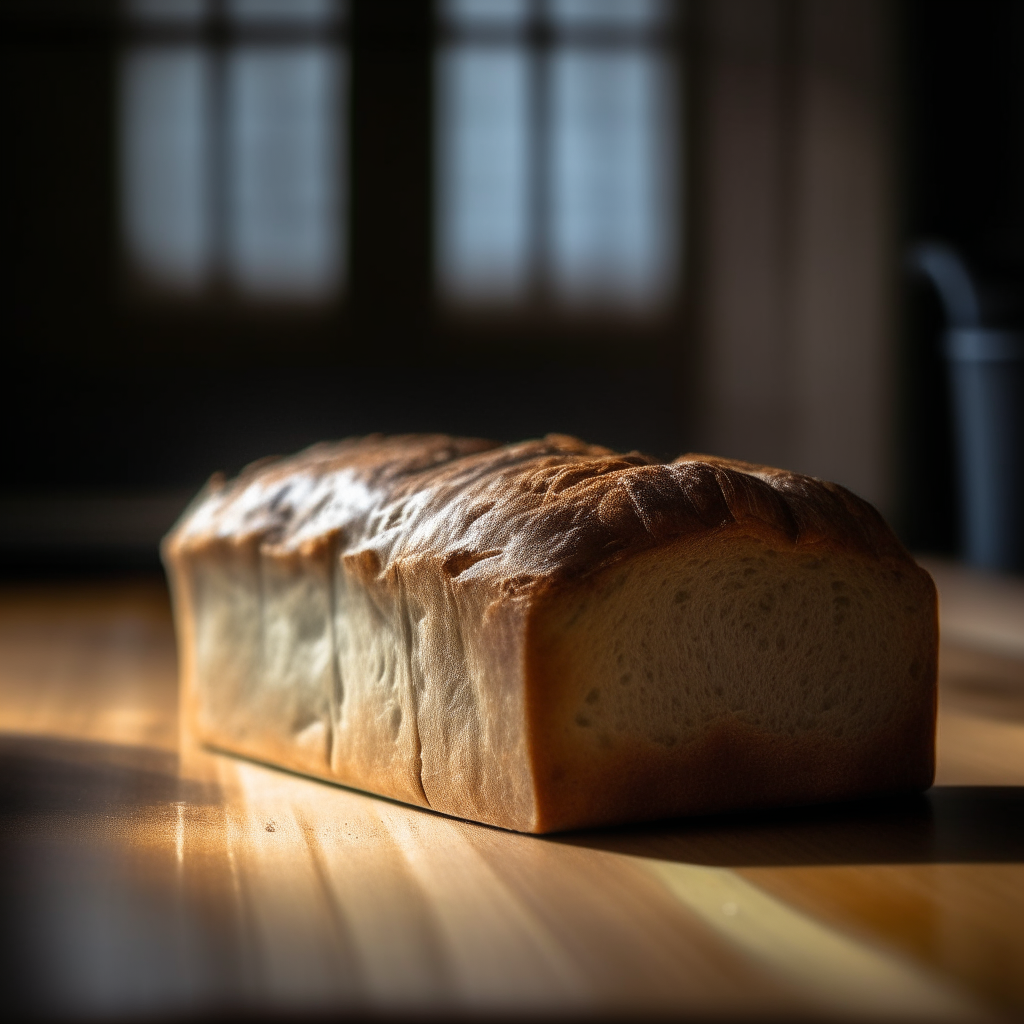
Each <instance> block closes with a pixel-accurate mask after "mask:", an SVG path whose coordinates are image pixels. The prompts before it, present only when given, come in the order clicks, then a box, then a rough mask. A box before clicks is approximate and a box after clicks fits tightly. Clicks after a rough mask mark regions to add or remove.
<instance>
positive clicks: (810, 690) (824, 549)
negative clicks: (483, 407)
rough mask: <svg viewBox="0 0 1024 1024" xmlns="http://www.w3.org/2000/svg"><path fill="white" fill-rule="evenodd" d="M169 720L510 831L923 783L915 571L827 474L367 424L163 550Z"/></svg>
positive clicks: (932, 629)
mask: <svg viewBox="0 0 1024 1024" xmlns="http://www.w3.org/2000/svg"><path fill="white" fill-rule="evenodd" d="M163 552H164V560H165V564H166V566H167V570H168V573H169V576H170V579H171V583H172V590H173V595H174V604H175V618H176V623H177V629H178V637H179V647H180V655H181V671H182V710H183V721H184V723H185V727H186V728H187V729H188V730H190V732H191V733H192V734H194V735H195V736H197V737H198V738H199V739H200V740H202V741H204V742H206V743H208V744H210V745H212V746H214V747H218V748H221V749H223V750H227V751H233V752H237V753H239V754H244V755H246V756H248V757H251V758H256V759H258V760H261V761H267V762H270V763H273V764H277V765H282V766H284V767H286V768H290V769H293V770H295V771H299V772H304V773H307V774H310V775H314V776H318V777H320V778H323V779H329V780H332V781H334V782H339V783H343V784H344V785H347V786H353V787H357V788H359V789H363V790H369V791H370V792H373V793H378V794H382V795H384V796H388V797H392V798H394V799H396V800H403V801H407V802H409V803H412V804H418V805H420V806H422V807H429V808H432V809H434V810H435V811H441V812H443V813H445V814H452V815H458V816H460V817H464V818H472V819H475V820H477V821H483V822H489V823H490V824H493V825H499V826H502V827H504V828H509V829H516V830H520V831H524V832H550V831H556V830H561V829H570V828H578V827H581V826H590V825H604V824H610V823H618V822H629V821H637V820H643V819H651V818H657V817H666V816H672V815H686V814H703V813H708V812H717V811H724V810H727V809H733V808H751V807H768V806H776V805H786V804H797V803H810V802H818V801H827V800H834V799H841V798H849V797H854V796H860V795H866V794H872V793H887V792H888V793H892V792H907V791H913V790H921V789H925V788H927V787H928V786H929V785H930V784H931V781H932V777H933V770H934V734H935V711H936V665H937V645H938V626H937V615H936V595H935V588H934V586H933V584H932V581H931V578H930V577H929V575H928V574H927V573H926V572H925V571H924V570H923V569H921V568H919V567H918V566H917V565H916V564H915V563H914V561H913V560H912V559H911V558H910V556H909V555H908V554H907V553H906V551H905V550H904V549H903V548H902V547H901V545H900V543H899V542H898V541H897V539H896V537H895V536H894V535H893V533H892V532H891V530H890V529H889V528H888V526H886V524H885V522H884V521H883V519H882V518H881V516H879V514H878V513H877V512H876V511H875V510H874V509H873V508H872V507H871V506H870V505H868V504H867V503H866V502H864V501H862V500H861V499H859V498H857V497H855V496H854V495H853V494H851V493H850V492H849V491H846V490H844V489H843V488H842V487H839V486H836V485H834V484H829V483H825V482H823V481H820V480H815V479H812V478H809V477H804V476H797V475H795V474H792V473H787V472H783V471H781V470H776V469H768V468H765V467H763V466H754V465H750V464H747V463H740V462H730V461H726V460H724V459H716V458H709V457H706V456H703V455H686V456H682V457H681V458H679V459H677V460H676V461H674V462H671V463H668V464H665V463H661V462H659V461H657V460H655V459H651V458H648V457H646V456H643V455H639V454H636V453H632V454H629V455H619V454H616V453H615V452H612V451H609V450H608V449H606V448H598V447H594V446H591V445H586V444H583V443H582V442H580V441H577V440H575V439H573V438H570V437H562V436H550V437H547V438H545V439H544V440H542V441H527V442H524V443H522V444H513V445H506V446H499V445H496V444H494V443H491V442H487V441H480V440H467V439H461V438H452V437H443V436H410V437H390V438H387V437H368V438H365V439H361V440H350V441H342V442H340V443H335V444H324V445H318V446H316V447H313V448H310V449H308V450H307V451H304V452H302V453H301V454H299V455H296V456H294V457H292V458H286V459H274V460H267V461H264V462H261V463H258V464H256V465H254V466H251V467H250V468H248V469H247V470H245V471H244V472H243V473H242V474H241V475H240V476H239V477H238V478H237V479H236V480H233V481H229V482H225V481H224V480H223V478H214V479H213V480H212V481H211V482H210V484H209V485H208V486H207V488H206V489H205V490H204V491H203V493H202V494H200V496H199V497H198V498H197V499H196V501H195V502H194V503H193V504H192V506H191V507H190V508H189V509H188V510H187V511H186V513H185V514H184V516H183V517H182V519H181V521H180V523H179V524H178V525H177V526H176V527H175V529H174V530H173V531H172V533H171V534H170V535H169V536H168V537H167V539H166V540H165V542H164V549H163Z"/></svg>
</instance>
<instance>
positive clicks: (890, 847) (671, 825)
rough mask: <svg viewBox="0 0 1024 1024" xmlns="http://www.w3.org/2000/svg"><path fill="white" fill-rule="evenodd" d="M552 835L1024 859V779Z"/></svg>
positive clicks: (670, 846)
mask: <svg viewBox="0 0 1024 1024" xmlns="http://www.w3.org/2000/svg"><path fill="white" fill-rule="evenodd" d="M550 841H553V842H558V843H566V844H570V845H574V846H586V847H590V848H592V849H601V850H609V851H612V852H615V853H625V854H632V855H634V856H640V857H653V858H657V859H660V860H673V861H680V862H685V863H688V864H706V865H713V866H720V867H783V866H798V865H815V864H916V863H924V864H936V863H1021V862H1024V786H936V787H934V788H933V789H931V790H929V792H927V793H925V794H922V795H917V796H908V797H900V798H889V799H884V800H882V799H879V800H864V801H857V802H854V803H847V804H832V805H829V806H825V807H805V808H795V809H791V810H785V811H757V812H750V813H746V814H735V815H723V816H720V817H707V818H697V819H687V820H684V821H681V820H675V821H670V822H659V823H654V824H650V825H637V826H631V827H627V828H621V829H614V830H613V829H607V830H601V831H597V830H594V831H587V832H576V833H573V834H565V835H559V836H552V837H550Z"/></svg>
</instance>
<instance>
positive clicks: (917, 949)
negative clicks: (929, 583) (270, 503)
mask: <svg viewBox="0 0 1024 1024" xmlns="http://www.w3.org/2000/svg"><path fill="white" fill-rule="evenodd" d="M934 569H935V571H936V574H937V576H938V578H939V582H940V587H941V590H942V594H943V601H944V608H946V609H947V610H949V615H948V616H947V620H946V621H944V629H945V633H946V635H948V636H949V637H950V638H952V639H955V640H956V646H953V645H952V644H951V645H949V646H946V647H944V649H943V652H942V700H941V716H940V726H939V772H938V782H937V785H936V787H935V788H934V789H933V790H932V791H931V792H930V793H929V794H928V795H926V796H922V797H919V798H915V799H904V800H897V801H888V802H873V803H867V804H859V805H849V806H840V807H830V808H818V809H805V810H801V811H791V812H785V813H775V814H758V815H743V816H734V817H728V818H719V819H704V820H695V821H676V822H668V823H664V824H658V825H653V826H647V827H642V828H628V829H620V830H604V831H594V832H587V833H581V834H575V835H563V836H558V837H548V838H535V837H528V836H521V835H515V834H511V833H507V832H502V831H500V830H497V829H493V828H488V827H484V826H480V825H474V824H469V823H465V822H460V821H455V820H452V819H449V818H444V817H441V816H439V815H435V814H431V813H429V812H423V811H419V810H415V809H412V808H409V807H405V806H403V805H400V804H397V803H393V802H390V801H387V800H381V799H376V798H373V797H370V796H366V795H363V794H360V793H356V792H351V791H348V790H345V789H342V788H339V787H335V786H331V785H327V784H324V783H320V782H315V781H311V780H308V779H304V778H300V777H298V776H295V775H291V774H288V773H285V772H281V771H275V770H273V769H270V768H266V767H263V766H260V765H257V764H253V763H249V762H246V761H242V760H237V759H234V758H231V757H227V756H222V755H217V754H213V753H209V752H206V751H203V750H197V749H191V748H189V747H184V748H182V749H179V744H178V735H177V718H176V682H175V656H174V648H173V637H172V631H171V623H170V618H169V613H168V607H167V600H166V595H165V592H164V590H163V587H162V585H161V584H160V583H159V582H158V581H153V582H151V583H145V582H143V583H133V584H120V585H114V584H109V585H88V586H86V585H79V586H68V587H52V586H51V587H45V588H44V587H36V588H26V587H21V588H10V587H8V588H7V589H6V590H3V591H0V835H2V842H0V859H2V865H0V868H2V870H0V918H2V925H0V929H2V934H3V943H4V948H3V951H2V952H3V954H4V955H3V957H2V958H0V960H2V965H3V966H2V968H0V971H2V972H3V977H2V979H0V981H2V984H3V989H2V990H0V991H2V992H3V999H4V1003H3V1005H5V1006H7V1007H14V1008H17V1009H22V1010H31V1011H35V1012H37V1013H40V1014H44V1015H46V1014H49V1015H55V1016H59V1017H63V1016H90V1017H96V1016H100V1017H110V1016H119V1017H122V1018H135V1017H137V1016H138V1015H140V1014H143V1013H145V1014H148V1015H151V1016H152V1015H157V1016H161V1017H175V1016H179V1015H181V1016H185V1015H194V1014H195V1013H197V1012H199V1013H204V1014H217V1013H219V1012H221V1011H231V1012H250V1011H261V1012H266V1013H268V1014H271V1015H273V1014H277V1013H281V1012H288V1013H295V1012H303V1011H309V1012H310V1013H314V1014H319V1013H321V1012H334V1011H335V1010H345V1011H349V1012H353V1011H354V1012H356V1013H358V1012H359V1011H365V1012H366V1013H367V1014H369V1015H384V1016H388V1015H391V1014H395V1015H399V1016H405V1015H411V1016H432V1015H433V1016H441V1017H450V1016H456V1015H464V1016H477V1015H481V1014H497V1015H501V1016H518V1015H520V1014H523V1015H526V1014H535V1013H536V1012H538V1011H540V1012H543V1013H544V1014H545V1015H546V1016H562V1015H565V1016H574V1017H576V1016H581V1015H582V1016H591V1015H593V1016H613V1017H614V1016H622V1017H627V1016H628V1017H635V1016H639V1015H646V1016H652V1017H655V1016H656V1017H661V1016H682V1017H687V1018H697V1019H701V1020H706V1019H723V1018H724V1019H736V1018H738V1019H743V1020H748V1019H749V1020H764V1019H768V1020H799V1019H810V1020H822V1019H823V1020H833V1019H838V1020H869V1019H882V1020H903V1019H911V1020H927V1021H939V1020H957V1021H959V1020H975V1019H977V1020H990V1019H1006V1018H1010V1019H1013V1018H1016V1017H1021V1016H1024V865H1022V860H1024V643H1021V642H1020V641H1019V640H1018V630H1017V626H1018V625H1019V627H1020V629H1019V636H1020V638H1024V599H1021V594H1024V587H1021V586H1019V585H1009V584H1000V583H998V582H990V581H986V580H984V579H983V578H977V577H972V576H970V575H969V574H965V573H963V572H962V571H958V570H956V569H955V568H953V567H950V566H942V565H937V566H935V567H934ZM1007 587H1008V588H1009V589H1007ZM958 601H959V605H958V604H957V602H958ZM986 601H988V602H989V606H988V612H987V613H985V612H984V609H985V607H986V605H985V602H986ZM1015 602H1018V603H1015ZM958 607H959V609H960V610H959V611H957V608H958ZM965 609H966V610H965ZM979 609H981V612H980V613H979ZM957 615H959V616H960V618H959V619H956V616H957ZM972 615H973V616H974V619H973V620H972V618H971V616H972ZM1018 615H1019V617H1017V616H1018ZM954 619H955V620H956V621H954ZM972 621H973V622H974V625H973V626H972V625H971V622H972ZM993 621H995V622H996V625H995V626H993V624H992V623H993ZM965 623H966V625H965ZM979 623H980V625H979ZM1000 623H1001V625H1000ZM972 630H973V632H972ZM1000 630H1001V631H1002V632H1000ZM993 637H994V638H995V639H993ZM1000 637H1002V640H1000ZM1015 643H1016V644H1017V646H1016V647H1015V646H1014V645H1015Z"/></svg>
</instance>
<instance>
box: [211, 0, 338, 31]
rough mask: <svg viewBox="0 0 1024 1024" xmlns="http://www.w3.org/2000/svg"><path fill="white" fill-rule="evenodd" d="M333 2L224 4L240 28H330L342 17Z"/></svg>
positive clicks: (247, 0) (241, 0)
mask: <svg viewBox="0 0 1024 1024" xmlns="http://www.w3.org/2000/svg"><path fill="white" fill-rule="evenodd" d="M342 8H343V5H342V4H341V3H338V2H336V0H228V3H227V12H228V16H229V17H230V18H231V19H232V20H233V21H236V22H239V23H241V24H253V25H260V24H268V23H269V24H275V25H311V26H321V25H330V24H331V23H332V22H333V21H334V20H335V19H336V18H338V17H339V16H340V15H341V14H342V13H343V10H342Z"/></svg>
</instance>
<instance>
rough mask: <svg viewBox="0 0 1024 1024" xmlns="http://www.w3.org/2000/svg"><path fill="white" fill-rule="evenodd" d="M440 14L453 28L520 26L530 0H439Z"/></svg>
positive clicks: (527, 17)
mask: <svg viewBox="0 0 1024 1024" xmlns="http://www.w3.org/2000/svg"><path fill="white" fill-rule="evenodd" d="M440 16H441V18H442V20H443V21H444V22H447V23H448V24H449V25H451V26H453V27H455V28H466V29H474V28H487V29H495V28H502V29H509V28H522V27H523V26H525V25H526V23H527V22H528V21H529V17H530V0H441V4H440Z"/></svg>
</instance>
